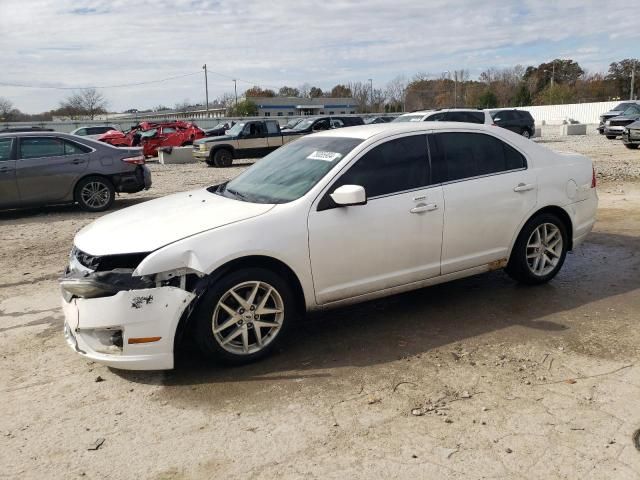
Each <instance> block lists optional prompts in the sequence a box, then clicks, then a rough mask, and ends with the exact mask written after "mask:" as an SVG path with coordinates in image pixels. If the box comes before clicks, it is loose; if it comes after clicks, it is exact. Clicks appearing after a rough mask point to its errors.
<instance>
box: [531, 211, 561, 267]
mask: <svg viewBox="0 0 640 480" xmlns="http://www.w3.org/2000/svg"><path fill="white" fill-rule="evenodd" d="M562 248H563V241H562V232H560V229H559V228H558V227H557V226H555V225H554V224H553V223H543V224H540V225H538V227H537V228H536V229H535V230H534V231H533V232H532V233H531V236H530V237H529V240H528V242H527V265H528V266H529V270H531V273H533V274H534V275H536V276H539V277H544V276H545V275H548V274H549V273H551V272H552V271H553V269H554V268H556V266H557V265H558V262H559V261H560V258H561V257H562Z"/></svg>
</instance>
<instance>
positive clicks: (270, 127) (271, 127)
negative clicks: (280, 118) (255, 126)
mask: <svg viewBox="0 0 640 480" xmlns="http://www.w3.org/2000/svg"><path fill="white" fill-rule="evenodd" d="M267 133H269V134H277V133H278V122H267Z"/></svg>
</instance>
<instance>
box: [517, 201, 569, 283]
mask: <svg viewBox="0 0 640 480" xmlns="http://www.w3.org/2000/svg"><path fill="white" fill-rule="evenodd" d="M568 246H569V236H568V234H567V227H566V226H565V224H564V222H563V221H562V220H560V218H558V217H557V216H556V215H554V214H552V213H542V214H540V215H536V216H535V217H533V218H532V219H531V220H529V221H528V222H527V223H526V224H525V226H524V227H523V228H522V231H521V232H520V235H518V239H517V240H516V243H515V245H514V246H513V251H512V252H511V258H510V259H509V263H508V265H507V268H506V271H507V273H508V274H509V276H511V278H513V279H514V280H516V281H518V282H520V283H526V284H528V285H538V284H541V283H546V282H548V281H549V280H551V279H552V278H553V277H555V276H556V275H557V273H558V272H559V271H560V269H561V268H562V264H563V263H564V259H565V257H566V255H567V248H568Z"/></svg>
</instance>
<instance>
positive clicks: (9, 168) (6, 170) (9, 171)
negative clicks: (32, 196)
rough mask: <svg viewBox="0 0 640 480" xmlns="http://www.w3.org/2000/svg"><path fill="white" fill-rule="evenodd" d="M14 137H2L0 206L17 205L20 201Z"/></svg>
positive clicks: (0, 152) (0, 149)
mask: <svg viewBox="0 0 640 480" xmlns="http://www.w3.org/2000/svg"><path fill="white" fill-rule="evenodd" d="M15 141H16V140H15V139H14V138H0V208H11V207H17V206H18V205H19V203H20V195H19V194H18V183H17V181H16V161H15V159H14V158H15V157H14V154H13V146H14V144H15Z"/></svg>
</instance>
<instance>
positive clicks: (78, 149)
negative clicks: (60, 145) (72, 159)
mask: <svg viewBox="0 0 640 480" xmlns="http://www.w3.org/2000/svg"><path fill="white" fill-rule="evenodd" d="M90 151H91V149H90V148H89V147H85V146H84V145H80V144H78V143H74V142H68V141H64V154H65V155H82V154H84V153H89V152H90Z"/></svg>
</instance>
